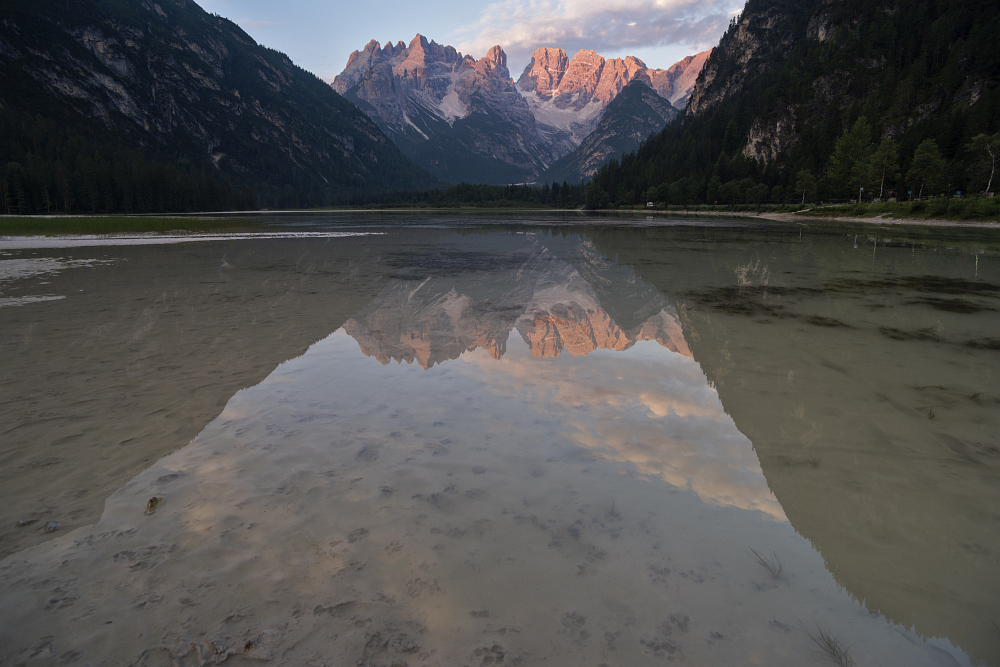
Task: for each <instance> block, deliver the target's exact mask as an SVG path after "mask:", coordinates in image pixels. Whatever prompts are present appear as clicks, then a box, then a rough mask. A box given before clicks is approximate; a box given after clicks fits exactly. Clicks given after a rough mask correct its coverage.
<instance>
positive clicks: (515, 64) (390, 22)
mask: <svg viewBox="0 0 1000 667" xmlns="http://www.w3.org/2000/svg"><path fill="white" fill-rule="evenodd" d="M198 1H199V4H200V5H201V6H202V7H203V8H204V9H205V10H206V11H209V12H214V13H216V14H220V15H221V16H224V17H226V18H228V19H230V20H232V21H234V22H235V23H237V24H239V25H240V27H242V28H243V29H244V30H245V31H246V32H247V33H249V34H250V36H252V37H253V38H254V39H255V40H257V42H258V43H260V44H263V45H264V46H268V47H270V48H272V49H277V50H278V51H281V52H283V53H285V54H287V55H288V56H289V57H290V58H291V59H292V61H293V62H295V64H296V65H299V66H300V67H302V68H304V69H306V70H309V71H310V72H312V73H313V74H315V75H317V76H319V77H320V78H322V79H325V80H327V81H332V80H333V77H334V76H336V75H337V74H339V73H340V72H341V71H342V70H343V69H344V66H345V65H346V64H347V58H348V56H350V54H351V52H352V51H355V50H360V49H362V48H364V46H365V44H367V43H368V42H369V41H371V40H372V39H377V40H378V41H379V42H380V43H383V44H384V43H385V42H386V41H389V40H391V41H392V42H393V43H395V42H397V41H402V42H404V43H406V44H408V43H409V42H410V40H411V39H413V37H414V35H416V34H417V33H420V34H422V35H424V36H425V37H427V38H428V39H431V40H434V41H435V42H437V43H439V44H447V45H451V46H454V47H455V48H457V49H458V50H459V51H461V52H462V53H463V54H471V55H472V56H473V57H475V58H481V57H483V56H484V55H486V51H488V50H489V48H490V47H492V46H494V45H496V44H499V45H500V46H502V47H503V49H504V51H505V52H506V53H507V59H508V60H507V64H508V69H509V70H510V72H511V76H512V77H514V79H517V78H518V76H520V74H521V71H522V70H523V69H524V67H525V65H527V64H528V62H529V60H530V58H531V52H532V51H534V50H535V48H537V47H540V46H551V47H561V48H563V49H565V50H566V52H567V53H568V54H569V56H570V57H572V56H573V54H574V53H576V52H577V50H579V49H593V50H594V51H597V53H599V54H600V55H602V56H604V57H605V58H615V57H622V56H626V55H631V56H636V57H638V58H640V59H642V60H643V61H644V62H645V63H646V64H647V65H648V66H649V67H654V68H665V67H669V66H670V65H672V64H673V63H675V62H677V61H678V60H680V59H681V58H683V57H684V56H687V55H691V54H694V53H698V52H700V51H704V50H706V49H709V48H712V47H713V46H715V45H716V44H717V43H718V40H719V37H721V36H722V33H723V32H725V29H726V26H727V25H728V24H729V20H730V18H731V17H732V16H735V15H736V14H737V13H738V12H739V11H741V10H742V8H743V2H742V1H741V0H580V1H576V2H573V1H572V0H503V1H500V2H490V1H488V0H462V1H461V2H459V1H457V0H444V1H439V2H433V3H426V2H425V3H420V2H412V1H402V0H368V1H367V2H365V1H361V2H357V1H355V2H346V1H345V0H198Z"/></svg>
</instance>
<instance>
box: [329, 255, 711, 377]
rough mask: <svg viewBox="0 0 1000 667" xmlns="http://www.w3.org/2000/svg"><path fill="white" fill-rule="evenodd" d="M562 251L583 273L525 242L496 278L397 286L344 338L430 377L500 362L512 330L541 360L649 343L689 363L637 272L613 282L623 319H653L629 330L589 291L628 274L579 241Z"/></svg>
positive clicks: (440, 278) (663, 305) (671, 322)
mask: <svg viewBox="0 0 1000 667" xmlns="http://www.w3.org/2000/svg"><path fill="white" fill-rule="evenodd" d="M562 244H563V245H566V241H565V240H562ZM574 246H575V247H574ZM561 250H562V251H563V252H562V253H561V254H563V255H566V254H567V252H566V251H567V250H570V251H574V252H571V253H569V254H570V256H571V257H577V258H579V262H580V264H581V265H582V266H583V267H584V271H583V272H581V270H580V269H578V268H577V267H576V266H574V264H573V262H572V260H567V259H562V258H561V257H560V256H557V255H555V254H554V253H553V252H552V251H551V250H550V249H549V248H547V247H546V246H544V245H542V244H541V243H539V242H538V241H537V240H536V239H532V238H530V237H528V238H526V239H525V245H524V247H522V248H518V249H516V250H514V251H512V252H509V253H508V254H507V255H505V260H506V261H505V262H504V263H503V264H504V267H505V268H504V269H503V270H500V271H491V272H489V273H488V274H487V273H483V272H478V271H474V270H471V269H468V270H465V271H462V272H459V273H451V274H446V275H434V276H431V277H427V278H425V279H424V280H422V281H421V282H420V283H419V284H418V285H417V286H416V287H414V286H413V281H412V280H407V279H405V278H402V277H397V278H394V279H393V280H392V281H391V282H390V283H389V284H388V285H387V286H386V287H385V288H384V289H383V290H382V292H381V294H379V295H378V297H376V298H375V299H374V300H373V301H372V303H370V304H369V305H368V307H367V308H365V309H364V310H363V311H362V312H360V313H358V314H357V315H355V316H354V317H353V318H352V319H350V320H349V321H348V322H347V323H346V324H345V325H344V330H345V331H346V332H347V333H348V334H349V335H350V336H351V337H352V338H354V339H355V340H356V341H357V342H358V345H359V347H360V348H361V351H362V352H363V353H364V354H365V355H367V356H369V357H374V358H375V359H377V360H378V361H379V363H381V364H382V365H387V364H388V363H389V362H390V361H397V362H400V363H401V362H404V361H405V362H406V363H413V362H416V363H417V364H419V365H420V366H421V367H422V368H424V369H428V368H431V367H432V366H434V365H435V364H439V363H442V362H444V361H448V360H451V359H456V358H458V357H459V356H461V355H462V354H463V353H465V352H471V351H473V350H476V349H483V350H486V352H487V353H488V354H489V355H490V356H491V357H493V358H494V359H497V360H499V359H500V358H502V357H503V355H504V354H505V352H506V350H507V339H508V337H509V336H510V334H511V332H512V331H513V330H514V329H517V331H518V333H519V334H520V335H521V338H522V339H523V340H524V342H525V343H526V344H527V345H528V349H529V350H530V352H531V354H532V355H533V356H534V357H536V358H539V359H544V358H551V357H557V356H559V355H560V354H561V353H562V352H563V351H564V350H565V351H566V352H568V353H569V354H570V355H572V356H586V355H587V354H590V353H591V352H593V351H595V350H598V349H600V350H616V351H623V350H627V349H629V348H630V347H632V346H633V345H635V344H636V343H637V342H639V341H646V340H655V341H656V342H658V343H659V344H660V345H662V346H663V347H665V348H667V349H668V350H671V351H673V352H678V353H680V354H684V355H686V356H691V352H690V350H689V349H688V346H687V342H686V341H685V340H684V335H683V331H682V329H681V325H680V321H679V319H678V317H677V313H676V311H675V309H674V308H673V306H671V305H670V304H669V303H668V302H667V301H666V299H665V298H664V297H663V296H662V295H661V294H660V293H659V292H658V291H657V290H655V289H650V287H649V286H648V285H646V284H645V283H643V282H642V281H641V280H639V279H638V278H637V277H635V276H634V274H633V275H632V276H631V277H632V279H631V280H629V281H625V282H622V281H620V280H616V281H615V283H616V284H618V285H626V286H627V289H628V290H629V291H630V292H631V294H630V295H629V296H630V299H628V300H627V301H628V302H629V303H631V304H633V306H632V307H633V309H634V310H635V312H634V313H633V312H629V313H627V314H626V317H627V319H628V320H629V321H636V320H639V318H640V317H642V315H643V314H648V313H653V314H652V315H649V316H647V317H645V319H642V320H639V321H640V324H639V325H638V326H634V327H632V328H630V329H624V328H622V327H621V326H619V324H618V323H617V322H616V319H615V317H613V316H612V315H611V314H610V313H609V312H608V311H607V310H605V308H604V307H603V306H602V303H601V298H600V296H599V294H598V292H597V291H596V290H595V288H594V286H593V285H592V283H593V282H595V281H596V282H602V274H604V273H607V272H608V271H614V272H616V273H619V272H621V270H622V268H623V267H620V266H618V265H617V264H615V263H613V262H611V261H609V260H607V259H604V258H603V257H601V256H599V255H598V254H597V253H595V252H594V251H593V250H592V249H591V248H589V247H588V246H587V245H586V244H585V243H584V242H583V241H581V240H577V241H576V243H570V244H569V248H561ZM585 274H586V277H585ZM604 278H606V276H604ZM603 282H610V281H607V280H606V279H605V280H603Z"/></svg>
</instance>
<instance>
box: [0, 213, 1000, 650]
mask: <svg viewBox="0 0 1000 667" xmlns="http://www.w3.org/2000/svg"><path fill="white" fill-rule="evenodd" d="M299 222H301V223H303V226H301V227H294V229H307V228H308V229H320V228H323V224H322V222H323V221H319V220H315V219H308V218H304V219H301V220H299ZM337 222H338V226H337V227H336V229H337V230H338V231H348V232H361V231H363V232H369V233H370V232H377V234H369V235H363V236H361V235H359V236H326V237H316V236H314V237H308V238H268V239H224V240H219V239H215V240H206V241H202V242H195V243H180V244H172V245H145V246H128V245H125V246H97V245H94V246H84V247H64V248H55V247H48V248H25V247H13V245H12V244H10V243H7V245H4V243H3V242H2V241H0V554H2V557H3V560H0V664H4V665H8V664H9V665H50V664H79V665H86V664H94V665H96V664H109V665H111V664H113V665H207V664H218V663H222V662H227V663H228V662H230V661H231V662H232V663H233V664H241V662H246V661H260V662H263V663H265V664H266V663H272V664H295V665H328V666H339V665H364V666H369V665H370V666H390V665H397V666H398V665H409V666H411V667H415V666H417V665H517V664H520V665H532V664H543V663H544V664H550V665H574V666H575V665H593V666H595V667H597V666H599V665H607V666H615V665H622V666H625V665H658V664H662V663H668V662H673V663H678V664H689V665H737V664H752V665H797V664H807V663H810V662H812V661H815V662H817V663H821V662H822V661H828V662H829V661H830V660H831V658H832V659H834V660H840V663H841V664H856V665H859V666H860V665H864V666H875V665H1000V437H998V433H1000V429H998V426H1000V424H998V422H1000V327H998V324H1000V314H998V313H1000V310H998V309H1000V239H998V238H997V237H996V235H995V234H992V235H991V233H989V232H984V231H979V232H971V231H970V232H955V231H928V230H902V229H898V228H897V229H875V228H865V229H860V230H854V229H850V230H846V229H844V228H841V229H821V228H818V227H805V228H794V229H791V228H788V227H784V228H778V227H770V228H768V227H763V226H759V225H751V224H744V223H720V222H710V223H706V222H695V223H688V224H678V225H676V226H669V225H668V226H656V225H649V224H648V223H646V222H645V221H643V222H641V223H638V224H629V223H628V222H626V221H611V220H601V219H581V220H580V221H573V220H554V219H538V220H534V221H531V220H520V221H517V224H512V223H510V221H501V220H490V219H485V218H477V219H465V218H457V217H453V218H443V219H422V220H416V219H408V218H405V217H395V218H378V217H360V216H359V217H344V218H340V219H338V220H337ZM553 223H556V224H553ZM275 228H276V229H278V230H279V231H280V229H285V228H289V227H287V226H286V227H281V226H280V225H278V226H276V227H275ZM855 232H857V236H855ZM22 245H23V244H22ZM152 497H156V498H159V499H160V502H159V504H158V505H157V506H156V508H155V512H154V513H152V514H147V513H146V508H147V501H149V499H150V498H152ZM50 522H55V523H50ZM55 524H58V527H57V528H56V529H55V530H52V528H53V527H55ZM838 651H840V653H839V655H837V652H838Z"/></svg>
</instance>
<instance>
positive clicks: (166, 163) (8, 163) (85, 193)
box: [0, 0, 437, 213]
mask: <svg viewBox="0 0 1000 667" xmlns="http://www.w3.org/2000/svg"><path fill="white" fill-rule="evenodd" d="M436 183H437V181H436V179H434V178H433V177H432V176H430V175H429V174H428V173H427V172H425V171H423V170H422V169H420V168H419V167H417V166H416V165H414V164H413V163H412V162H410V161H409V160H408V159H407V158H405V157H404V156H403V155H402V154H401V153H400V152H399V150H398V149H397V148H396V146H395V145H394V144H392V142H390V141H388V140H387V139H386V137H385V136H384V135H383V133H382V132H381V131H380V130H379V129H378V127H377V126H376V125H375V123H374V122H372V121H371V120H370V119H369V118H368V117H367V116H366V115H365V114H363V113H362V112H361V111H360V110H358V109H357V108H356V107H355V106H354V105H352V104H350V103H349V102H347V101H346V100H344V99H343V98H341V97H340V96H339V95H337V94H336V93H335V92H334V91H333V90H332V89H331V88H330V86H329V85H327V84H326V83H324V82H323V81H321V80H320V79H318V78H317V77H315V76H313V75H312V74H310V73H308V72H306V71H305V70H302V69H300V68H299V67H296V66H295V65H294V64H292V62H291V61H290V60H289V59H288V58H287V57H286V56H284V55H283V54H281V53H278V52H276V51H273V50H270V49H267V48H264V47H262V46H259V45H258V44H256V43H255V42H254V41H253V40H252V39H251V38H250V37H249V36H248V35H247V34H246V33H244V32H243V31H242V30H241V29H240V28H239V27H238V26H236V25H235V24H234V23H232V22H230V21H228V20H226V19H224V18H221V17H218V16H214V15H212V14H209V13H207V12H205V11H204V10H202V9H201V8H200V7H199V6H198V5H197V4H195V3H194V2H191V1H190V0H160V2H159V3H158V4H157V3H154V2H148V1H146V0H72V1H71V0H36V1H35V2H31V3H27V2H22V1H20V0H0V212H15V213H32V212H50V211H87V212H91V211H94V212H108V211H178V210H197V209H206V208H207V209H218V208H248V207H253V206H257V205H259V206H310V205H322V204H329V203H331V202H332V201H337V200H339V199H342V198H343V197H346V196H347V195H348V194H350V193H357V192H373V191H379V190H390V189H396V188H401V187H405V188H425V187H432V186H434V185H436Z"/></svg>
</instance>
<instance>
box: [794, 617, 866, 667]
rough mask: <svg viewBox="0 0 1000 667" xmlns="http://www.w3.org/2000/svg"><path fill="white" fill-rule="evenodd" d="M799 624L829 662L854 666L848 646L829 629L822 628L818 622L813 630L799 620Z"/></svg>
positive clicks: (844, 666)
mask: <svg viewBox="0 0 1000 667" xmlns="http://www.w3.org/2000/svg"><path fill="white" fill-rule="evenodd" d="M799 625H800V626H801V627H802V632H804V633H806V636H807V637H809V639H811V640H813V642H814V643H815V644H816V645H817V646H819V648H820V651H822V653H823V655H825V656H826V658H827V659H828V660H829V661H830V662H832V663H833V664H835V665H840V667H854V665H855V664H856V663H855V662H854V658H853V657H851V654H850V652H849V649H850V647H849V646H845V645H844V643H843V642H842V641H841V640H840V638H839V637H837V636H836V635H834V634H833V633H832V632H830V631H829V630H824V629H823V628H821V627H820V626H819V624H817V625H816V630H815V631H812V630H810V629H809V628H807V627H806V626H805V625H803V624H802V623H801V622H800V623H799Z"/></svg>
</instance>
